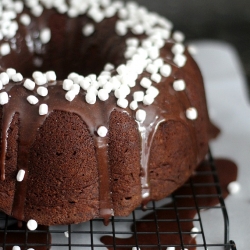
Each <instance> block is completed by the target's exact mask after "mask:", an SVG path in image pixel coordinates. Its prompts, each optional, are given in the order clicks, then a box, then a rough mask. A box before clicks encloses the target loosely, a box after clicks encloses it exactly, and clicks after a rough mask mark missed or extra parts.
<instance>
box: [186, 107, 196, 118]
mask: <svg viewBox="0 0 250 250" xmlns="http://www.w3.org/2000/svg"><path fill="white" fill-rule="evenodd" d="M186 117H187V118H188V119H189V120H196V119H197V117H198V112H197V110H196V108H193V107H191V108H188V109H187V110H186Z"/></svg>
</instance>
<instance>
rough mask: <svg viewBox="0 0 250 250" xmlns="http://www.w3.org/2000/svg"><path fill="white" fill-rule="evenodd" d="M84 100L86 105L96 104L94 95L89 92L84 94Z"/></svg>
mask: <svg viewBox="0 0 250 250" xmlns="http://www.w3.org/2000/svg"><path fill="white" fill-rule="evenodd" d="M85 100H86V102H87V103H88V104H95V103H96V95H95V93H94V92H92V91H90V92H88V93H87V94H86V96H85Z"/></svg>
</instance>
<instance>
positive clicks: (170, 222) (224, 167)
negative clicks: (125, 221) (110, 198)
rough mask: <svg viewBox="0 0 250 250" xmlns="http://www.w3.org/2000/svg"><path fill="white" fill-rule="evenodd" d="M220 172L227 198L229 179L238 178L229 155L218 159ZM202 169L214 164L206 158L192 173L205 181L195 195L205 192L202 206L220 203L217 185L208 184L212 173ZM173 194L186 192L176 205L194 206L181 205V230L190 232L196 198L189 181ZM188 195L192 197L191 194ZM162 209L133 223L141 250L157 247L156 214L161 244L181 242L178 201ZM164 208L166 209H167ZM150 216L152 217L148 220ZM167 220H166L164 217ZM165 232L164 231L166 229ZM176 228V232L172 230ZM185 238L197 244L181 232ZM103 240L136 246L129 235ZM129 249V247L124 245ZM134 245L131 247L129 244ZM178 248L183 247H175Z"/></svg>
mask: <svg viewBox="0 0 250 250" xmlns="http://www.w3.org/2000/svg"><path fill="white" fill-rule="evenodd" d="M215 164H216V169H217V173H218V176H219V179H220V185H221V188H222V196H223V198H226V197H227V196H228V190H227V186H228V184H229V183H230V182H232V181H235V180H236V178H237V166H236V165H235V164H234V163H233V162H232V161H229V160H226V159H217V160H216V161H215ZM202 172H208V173H211V166H210V165H209V163H208V162H206V161H204V162H203V163H202V164H200V166H199V167H198V169H197V173H198V174H197V175H194V176H192V177H191V179H192V182H193V183H202V184H203V185H199V186H198V185H197V186H196V187H195V188H194V190H195V194H196V195H201V196H202V195H206V196H204V197H199V198H196V200H197V202H198V206H199V207H212V206H215V205H216V204H218V202H219V200H218V198H217V197H218V196H216V195H217V191H216V187H215V185H207V186H206V184H213V183H214V179H213V175H212V174H204V175H202ZM174 195H185V197H184V198H178V199H176V202H177V204H176V205H177V207H178V208H181V207H193V208H194V209H178V216H179V219H184V220H186V221H185V222H181V230H182V232H190V231H191V229H192V228H193V226H194V225H193V223H192V221H190V220H192V219H193V218H194V216H195V214H196V212H197V211H196V209H195V203H194V198H193V191H192V188H191V186H190V184H189V181H188V182H187V185H184V186H183V187H181V188H179V189H178V190H176V191H175V192H174ZM188 195H190V197H189V198H188ZM162 208H163V209H162V210H161V209H157V210H156V212H155V213H150V214H148V215H146V216H145V217H143V218H142V219H141V220H140V221H138V222H136V224H135V225H132V226H131V232H134V228H136V235H137V240H138V241H137V242H138V246H139V247H140V249H141V250H144V249H145V250H146V249H150V250H151V249H152V250H155V249H158V247H157V246H158V238H157V234H156V223H155V222H154V220H155V217H156V218H157V220H158V231H159V233H160V243H161V244H162V245H169V246H170V245H172V246H173V245H176V246H177V245H178V246H180V245H181V239H180V236H179V233H178V231H179V227H178V222H177V219H176V211H175V204H174V203H170V204H168V205H165V206H163V207H162ZM164 208H165V209H164ZM146 220H151V221H146ZM162 220H165V221H162ZM142 232H152V233H151V234H142ZM163 232H165V234H164V233H163ZM171 232H177V233H171ZM182 240H183V244H184V245H188V244H195V239H194V238H192V237H191V236H190V234H186V233H185V234H184V233H183V234H182ZM101 241H102V242H103V243H104V245H113V244H114V243H113V242H114V241H115V245H117V247H116V249H117V250H119V249H124V247H118V245H121V246H136V242H135V237H134V236H132V237H131V238H127V239H120V238H115V239H113V237H111V236H103V237H102V238H101ZM141 245H155V247H145V248H144V247H142V246H141ZM107 248H108V249H110V250H111V249H114V248H113V247H107ZM125 249H127V248H125ZM128 249H131V247H128ZM176 249H177V250H179V249H181V248H179V247H176ZM188 249H190V250H194V249H196V248H195V247H188Z"/></svg>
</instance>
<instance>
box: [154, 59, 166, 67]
mask: <svg viewBox="0 0 250 250" xmlns="http://www.w3.org/2000/svg"><path fill="white" fill-rule="evenodd" d="M153 64H154V65H155V66H156V67H157V68H160V67H162V66H163V65H164V61H163V59H162V58H157V59H156V60H154V61H153Z"/></svg>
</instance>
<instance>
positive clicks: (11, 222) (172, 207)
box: [0, 154, 236, 250]
mask: <svg viewBox="0 0 250 250" xmlns="http://www.w3.org/2000/svg"><path fill="white" fill-rule="evenodd" d="M207 162H208V164H207V168H206V169H205V170H203V171H197V172H196V173H195V175H193V176H192V177H191V178H190V180H189V181H188V182H187V183H186V184H185V185H184V187H183V188H181V190H180V191H177V192H175V193H174V194H173V195H172V196H170V197H167V198H166V199H164V200H162V201H160V202H151V203H150V204H149V205H148V207H147V210H146V211H142V210H141V209H140V208H138V209H136V210H135V211H134V212H133V213H132V214H131V215H130V216H128V217H125V218H124V217H112V218H111V219H110V223H109V225H108V226H104V225H103V222H102V220H101V219H95V220H92V221H89V222H86V223H82V224H78V225H67V226H52V227H38V229H37V230H36V231H29V230H28V229H27V227H26V225H20V223H19V227H18V226H17V223H18V222H17V221H16V220H15V219H13V218H11V217H9V216H7V215H5V214H3V213H0V249H3V250H8V249H12V248H13V246H19V247H20V248H21V249H22V250H26V249H30V248H33V249H35V250H43V249H52V250H57V249H60V250H73V249H77V250H80V249H84V250H85V249H86V250H88V249H114V250H119V249H138V250H139V249H140V250H143V249H152V250H163V249H164V250H165V249H167V248H168V249H171V250H172V249H176V250H179V249H181V250H184V249H185V250H186V249H188V250H192V249H205V250H207V249H209V250H219V249H224V250H236V245H235V243H234V242H233V241H229V220H228V214H227V210H226V207H225V203H224V200H223V196H222V191H221V187H220V184H219V178H218V174H217V169H216V165H215V163H214V161H213V158H212V156H211V154H209V155H208V158H207ZM197 177H198V178H197ZM207 177H208V178H207ZM204 178H205V179H208V180H210V181H209V182H208V181H205V182H202V181H197V180H203V179H204ZM201 188H209V190H210V189H211V188H213V190H215V192H213V193H202V192H199V190H200V189H201ZM209 199H212V200H213V201H215V200H216V201H218V202H216V204H213V205H211V204H210V205H209V202H205V203H204V201H209ZM186 201H187V202H186ZM195 214H196V215H195ZM162 215H164V216H163V217H162ZM165 215H166V217H165ZM193 215H195V216H193ZM204 216H205V217H204ZM21 226H22V227H21ZM193 227H195V228H197V229H198V230H197V231H196V232H192V231H191V230H190V229H191V228H193ZM192 236H196V237H195V240H194V237H192ZM215 242H216V243H215ZM133 247H134V248H133ZM171 247H172V248H171Z"/></svg>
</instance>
